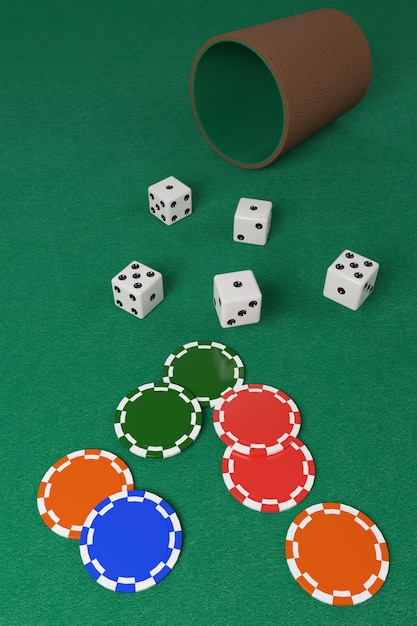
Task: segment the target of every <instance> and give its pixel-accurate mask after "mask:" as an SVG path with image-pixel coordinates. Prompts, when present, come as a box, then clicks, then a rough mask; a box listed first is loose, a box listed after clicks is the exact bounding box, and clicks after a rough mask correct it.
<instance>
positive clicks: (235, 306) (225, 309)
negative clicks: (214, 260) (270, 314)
mask: <svg viewBox="0 0 417 626" xmlns="http://www.w3.org/2000/svg"><path fill="white" fill-rule="evenodd" d="M213 286H214V306H215V309H216V311H217V315H218V317H219V321H220V325H221V326H222V327H223V328H228V327H229V326H244V325H245V324H256V323H257V322H259V320H260V319H261V308H262V293H261V290H260V289H259V286H258V283H257V282H256V278H255V276H254V273H253V272H252V270H243V271H241V272H228V273H227V274H216V276H215V277H214V285H213Z"/></svg>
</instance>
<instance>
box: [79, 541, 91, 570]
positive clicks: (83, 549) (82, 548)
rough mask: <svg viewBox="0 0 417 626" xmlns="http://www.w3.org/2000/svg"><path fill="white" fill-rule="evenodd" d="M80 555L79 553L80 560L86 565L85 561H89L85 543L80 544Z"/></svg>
mask: <svg viewBox="0 0 417 626" xmlns="http://www.w3.org/2000/svg"><path fill="white" fill-rule="evenodd" d="M80 555H81V560H82V562H83V563H84V565H87V563H90V562H91V559H90V554H89V552H88V548H87V544H83V545H80Z"/></svg>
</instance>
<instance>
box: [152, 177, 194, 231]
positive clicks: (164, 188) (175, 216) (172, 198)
mask: <svg viewBox="0 0 417 626" xmlns="http://www.w3.org/2000/svg"><path fill="white" fill-rule="evenodd" d="M148 198H149V210H150V212H151V213H152V215H155V217H157V218H158V219H159V220H161V222H164V224H167V226H171V224H175V222H179V221H180V220H182V219H183V218H184V217H187V216H188V215H191V213H192V210H193V209H192V198H191V189H190V187H187V185H184V183H182V182H181V181H180V180H178V179H177V178H174V176H168V178H164V180H161V181H159V183H155V184H154V185H151V186H150V187H148Z"/></svg>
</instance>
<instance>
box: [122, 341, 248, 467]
mask: <svg viewBox="0 0 417 626" xmlns="http://www.w3.org/2000/svg"><path fill="white" fill-rule="evenodd" d="M243 376H244V365H243V363H242V360H241V358H240V357H239V356H238V355H237V354H236V352H234V351H233V350H232V349H231V348H228V347H227V346H225V345H224V344H222V343H218V342H215V341H193V342H190V343H187V344H184V345H182V346H180V347H179V348H177V349H176V350H175V351H174V352H173V353H171V354H170V355H169V356H168V357H167V359H166V360H165V363H164V366H163V380H162V381H156V382H148V383H145V384H142V385H140V386H139V387H137V388H136V389H134V390H133V391H131V392H130V393H128V394H127V395H126V396H124V397H123V398H122V399H121V401H120V402H119V405H118V406H117V410H116V415H115V420H114V429H115V432H116V436H117V438H118V439H119V441H120V442H121V443H122V444H123V445H124V446H125V447H126V448H127V449H128V450H129V451H130V452H132V453H133V454H135V455H137V456H140V457H143V458H150V457H153V458H168V457H172V456H175V455H177V454H180V453H181V452H183V451H184V450H185V449H186V448H188V446H190V445H191V444H192V443H193V442H194V441H195V440H196V439H197V437H198V435H199V433H200V430H201V425H202V415H203V408H205V407H212V406H214V404H215V403H216V402H217V401H218V399H219V398H220V396H221V394H222V393H223V392H225V391H226V390H228V389H232V388H234V387H236V386H240V385H241V384H242V383H243Z"/></svg>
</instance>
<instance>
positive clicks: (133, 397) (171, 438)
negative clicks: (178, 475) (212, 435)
mask: <svg viewBox="0 0 417 626" xmlns="http://www.w3.org/2000/svg"><path fill="white" fill-rule="evenodd" d="M201 423H202V411H201V406H200V404H199V402H198V400H197V399H196V397H195V396H194V395H193V394H192V393H190V392H189V391H188V390H187V389H184V387H182V386H181V385H177V384H174V383H170V382H154V383H148V384H145V385H141V386H140V387H138V388H137V389H134V390H133V391H132V392H130V393H128V394H127V395H126V396H125V397H124V398H122V400H121V401H120V402H119V405H118V407H117V410H116V415H115V419H114V429H115V431H116V435H117V438H118V439H119V440H120V441H121V443H122V444H123V445H124V446H125V447H126V448H128V450H130V452H132V453H133V454H136V455H137V456H141V457H144V458H146V457H154V458H166V457H170V456H174V455H176V454H179V453H180V452H182V451H183V450H185V448H188V446H189V445H191V444H192V443H193V441H195V440H196V439H197V437H198V435H199V433H200V430H201Z"/></svg>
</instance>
